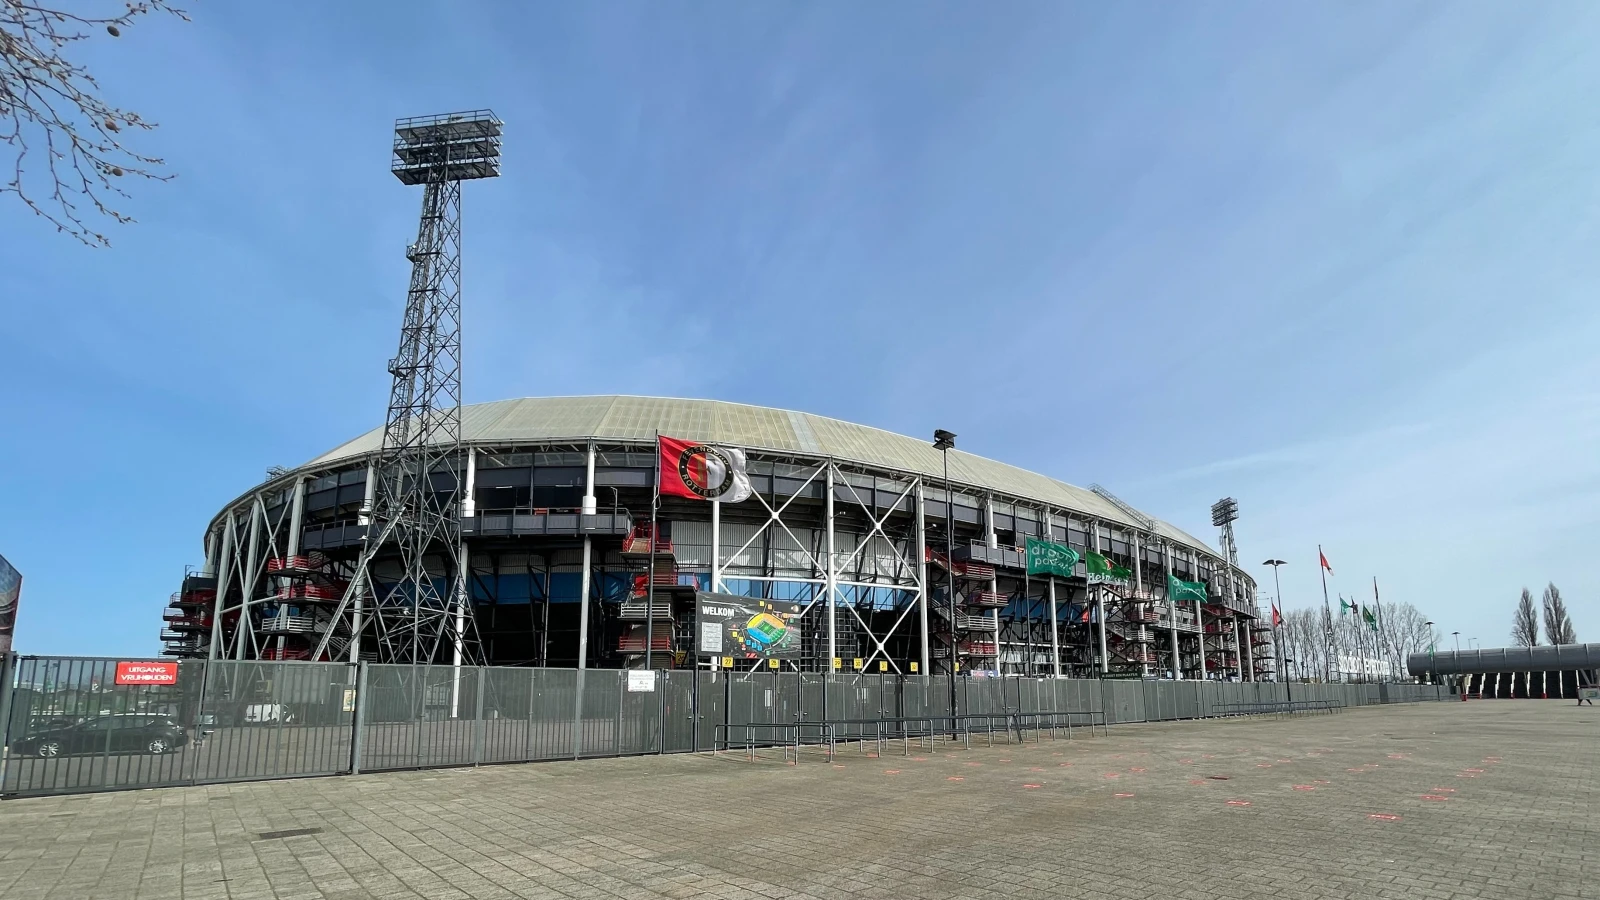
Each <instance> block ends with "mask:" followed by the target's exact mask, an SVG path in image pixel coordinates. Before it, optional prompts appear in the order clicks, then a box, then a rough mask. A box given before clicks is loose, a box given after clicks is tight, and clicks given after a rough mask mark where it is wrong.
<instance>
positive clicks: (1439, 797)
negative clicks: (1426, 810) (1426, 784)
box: [1422, 794, 1450, 800]
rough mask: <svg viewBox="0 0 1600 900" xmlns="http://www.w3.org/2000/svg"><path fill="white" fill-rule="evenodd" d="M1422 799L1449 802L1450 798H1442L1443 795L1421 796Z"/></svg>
mask: <svg viewBox="0 0 1600 900" xmlns="http://www.w3.org/2000/svg"><path fill="white" fill-rule="evenodd" d="M1422 799H1424V800H1449V799H1450V798H1449V797H1446V796H1444V795H1443V794H1423V795H1422Z"/></svg>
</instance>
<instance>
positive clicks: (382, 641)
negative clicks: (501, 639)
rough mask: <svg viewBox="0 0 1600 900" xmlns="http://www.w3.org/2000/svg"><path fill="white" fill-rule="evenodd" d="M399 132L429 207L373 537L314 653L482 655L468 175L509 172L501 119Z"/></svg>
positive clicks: (405, 658)
mask: <svg viewBox="0 0 1600 900" xmlns="http://www.w3.org/2000/svg"><path fill="white" fill-rule="evenodd" d="M394 134H395V136H394V148H393V150H394V158H393V162H392V164H391V167H390V170H391V171H392V172H393V173H394V175H395V177H396V178H398V179H400V182H401V183H402V184H407V185H416V184H420V185H422V186H423V188H422V215H421V220H420V222H419V224H418V227H417V239H416V242H415V243H413V244H411V245H410V246H408V247H406V258H407V259H409V260H410V261H411V285H410V289H409V290H408V291H407V294H406V307H405V316H404V319H403V320H402V322H401V326H400V346H399V351H398V352H397V353H396V354H395V357H394V358H393V359H391V360H390V361H389V373H390V374H391V375H392V376H393V384H392V387H391V390H390V394H389V410H388V415H387V417H386V418H385V421H384V429H383V442H382V445H381V448H380V450H379V454H378V460H377V464H376V466H375V472H376V484H375V485H374V489H373V491H372V504H371V507H370V509H363V510H362V513H363V518H364V519H365V520H366V526H367V532H366V537H365V539H364V546H363V548H362V552H361V556H360V559H359V560H358V561H357V563H356V567H355V571H354V572H353V573H352V577H351V579H350V587H349V589H348V590H346V592H345V595H344V597H343V598H342V600H341V602H340V604H339V607H338V609H337V611H336V613H335V617H334V624H333V627H331V628H329V629H328V631H327V632H325V633H324V635H323V638H322V640H321V642H320V644H319V646H318V648H317V652H316V653H315V654H313V656H312V658H313V659H320V658H322V653H323V651H324V649H326V648H328V647H330V646H331V645H332V646H333V649H334V655H340V654H339V651H343V650H348V657H349V659H351V660H356V659H358V658H361V657H362V656H363V653H365V654H366V655H367V656H370V657H371V658H375V659H377V660H378V661H380V662H392V663H442V662H449V661H452V660H453V662H454V664H456V665H461V664H462V663H464V662H465V663H468V664H471V663H481V662H482V661H483V657H482V652H481V649H480V647H479V644H478V640H477V627H476V623H475V622H474V621H473V615H472V608H471V603H470V602H469V600H468V597H467V589H466V580H465V577H466V576H465V568H466V567H465V562H466V553H465V548H464V547H463V546H462V543H461V518H460V516H461V509H462V505H463V501H464V500H466V499H467V498H466V497H465V496H464V495H463V487H462V484H461V481H462V470H464V469H465V464H464V462H463V460H462V455H463V454H462V444H461V182H463V181H466V180H469V179H475V178H494V177H496V176H498V175H499V174H500V135H501V122H500V120H499V119H498V118H496V117H495V115H494V113H493V112H491V111H490V110H486V109H480V110H473V111H470V112H460V113H449V114H445V115H438V116H419V117H416V118H410V119H400V120H398V121H397V122H395V129H394ZM380 554H382V555H384V556H385V557H386V558H385V560H384V564H385V567H386V569H388V570H387V571H386V573H385V578H384V580H383V582H382V583H381V584H380V582H379V581H377V580H376V579H375V578H374V577H373V575H374V573H373V571H372V568H373V564H374V561H375V560H376V559H377V558H378V557H379V555H380ZM430 561H431V562H432V566H431V567H430V565H429V563H430ZM396 563H398V569H399V572H398V577H396V573H394V572H393V570H392V569H389V568H388V567H392V566H394V565H395V564H396ZM441 582H444V583H445V584H447V585H448V586H447V587H446V588H445V589H443V590H441ZM363 612H365V615H363ZM343 642H347V643H343ZM446 648H449V649H450V651H451V652H450V654H449V656H448V657H447V656H445V655H444V652H443V651H445V649H446Z"/></svg>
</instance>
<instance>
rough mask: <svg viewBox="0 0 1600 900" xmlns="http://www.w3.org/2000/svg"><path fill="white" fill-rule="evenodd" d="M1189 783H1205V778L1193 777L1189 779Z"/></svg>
mask: <svg viewBox="0 0 1600 900" xmlns="http://www.w3.org/2000/svg"><path fill="white" fill-rule="evenodd" d="M1189 783H1190V784H1205V783H1206V780H1205V779H1204V778H1194V779H1190V781H1189Z"/></svg>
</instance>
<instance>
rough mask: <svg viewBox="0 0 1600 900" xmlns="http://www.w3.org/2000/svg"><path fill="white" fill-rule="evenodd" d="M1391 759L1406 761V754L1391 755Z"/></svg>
mask: <svg viewBox="0 0 1600 900" xmlns="http://www.w3.org/2000/svg"><path fill="white" fill-rule="evenodd" d="M1389 758H1390V759H1405V758H1406V755H1405V754H1404V753H1391V754H1389Z"/></svg>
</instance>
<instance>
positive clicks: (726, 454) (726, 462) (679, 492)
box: [656, 435, 750, 503]
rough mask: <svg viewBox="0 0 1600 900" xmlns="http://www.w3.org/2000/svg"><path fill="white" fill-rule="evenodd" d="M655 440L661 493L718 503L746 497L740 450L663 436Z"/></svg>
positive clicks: (746, 477)
mask: <svg viewBox="0 0 1600 900" xmlns="http://www.w3.org/2000/svg"><path fill="white" fill-rule="evenodd" d="M657 442H658V445H659V448H660V449H659V453H660V455H659V456H657V457H656V459H657V460H659V462H658V465H659V466H660V469H659V471H660V472H661V494H662V496H666V497H687V498H689V499H690V500H714V501H716V502H718V503H742V502H744V501H745V500H747V499H749V497H750V476H749V475H748V474H746V473H745V456H744V451H743V450H741V449H739V448H738V447H719V446H716V445H713V444H702V443H700V442H699V441H685V440H679V439H678V438H669V437H667V436H666V435H662V436H661V437H660V438H658V439H657Z"/></svg>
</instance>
